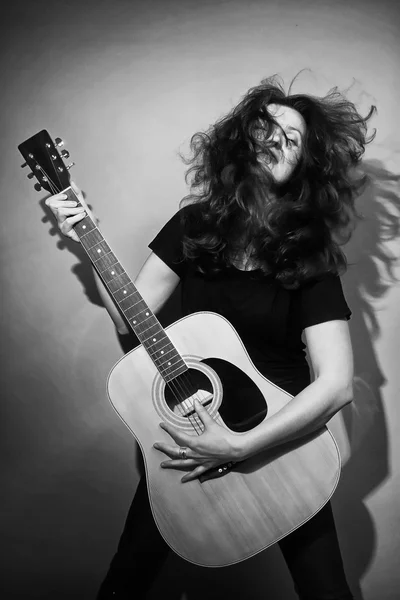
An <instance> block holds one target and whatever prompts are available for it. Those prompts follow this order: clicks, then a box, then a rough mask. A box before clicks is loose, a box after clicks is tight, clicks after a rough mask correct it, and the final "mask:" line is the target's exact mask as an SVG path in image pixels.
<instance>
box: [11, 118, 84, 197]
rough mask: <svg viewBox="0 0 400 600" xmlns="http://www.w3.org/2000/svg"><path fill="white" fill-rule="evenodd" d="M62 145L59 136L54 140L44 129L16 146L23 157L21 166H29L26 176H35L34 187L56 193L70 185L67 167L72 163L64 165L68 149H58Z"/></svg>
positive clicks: (30, 177)
mask: <svg viewBox="0 0 400 600" xmlns="http://www.w3.org/2000/svg"><path fill="white" fill-rule="evenodd" d="M63 145H64V142H63V141H62V140H61V139H60V138H56V139H55V141H54V142H53V140H52V139H51V137H50V135H49V134H48V132H47V131H46V130H45V129H42V131H39V133H36V134H35V135H34V136H32V137H31V138H29V139H27V140H25V142H22V144H20V145H19V146H18V150H19V151H20V152H21V154H22V156H23V157H24V159H25V161H26V162H25V163H24V164H23V165H21V166H22V167H26V166H28V167H30V169H31V173H29V174H28V178H29V179H32V178H33V177H36V179H37V182H38V183H36V184H35V189H36V190H38V191H40V189H41V188H44V189H45V190H47V191H48V192H50V193H51V194H58V193H59V192H61V191H62V190H64V189H65V188H67V187H68V186H69V185H70V178H69V169H70V168H71V167H72V166H73V164H74V163H71V164H69V165H68V166H65V164H64V161H63V159H64V158H65V159H67V158H69V152H68V150H61V151H60V152H59V151H58V148H60V147H61V146H63Z"/></svg>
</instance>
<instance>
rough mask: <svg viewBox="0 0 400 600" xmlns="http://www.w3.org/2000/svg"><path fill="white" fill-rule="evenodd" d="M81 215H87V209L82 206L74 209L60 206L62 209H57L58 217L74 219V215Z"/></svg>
mask: <svg viewBox="0 0 400 600" xmlns="http://www.w3.org/2000/svg"><path fill="white" fill-rule="evenodd" d="M81 213H85V209H84V208H83V207H82V206H78V207H77V208H73V207H69V206H60V208H58V209H57V216H58V217H64V218H67V217H72V216H74V215H78V214H81ZM63 220H64V219H63Z"/></svg>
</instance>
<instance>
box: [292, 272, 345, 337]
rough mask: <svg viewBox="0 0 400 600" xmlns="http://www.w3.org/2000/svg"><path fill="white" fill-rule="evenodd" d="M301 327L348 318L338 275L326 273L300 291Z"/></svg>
mask: <svg viewBox="0 0 400 600" xmlns="http://www.w3.org/2000/svg"><path fill="white" fill-rule="evenodd" d="M300 312H301V317H300V320H301V327H302V329H305V328H306V327H310V326H311V325H317V324H318V323H325V322H326V321H334V320H336V319H347V320H348V319H350V316H351V310H350V308H349V307H348V305H347V302H346V299H345V297H344V294H343V288H342V282H341V280H340V277H339V276H338V275H333V274H330V273H329V274H327V275H324V276H322V277H320V278H318V280H316V281H315V282H313V283H309V284H307V285H306V286H304V288H302V289H301V291H300Z"/></svg>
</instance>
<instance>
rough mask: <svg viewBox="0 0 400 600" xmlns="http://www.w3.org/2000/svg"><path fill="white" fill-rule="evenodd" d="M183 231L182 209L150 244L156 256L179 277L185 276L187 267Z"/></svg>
mask: <svg viewBox="0 0 400 600" xmlns="http://www.w3.org/2000/svg"><path fill="white" fill-rule="evenodd" d="M183 231H184V228H183V222H182V209H181V210H179V211H178V212H176V213H175V214H174V215H173V217H171V219H170V220H169V221H168V222H167V223H166V224H165V225H164V227H163V228H162V229H161V230H160V231H159V232H158V234H157V235H156V237H155V238H154V239H153V240H152V241H151V242H150V244H149V248H150V249H151V250H152V251H153V252H154V254H156V255H157V256H158V257H159V258H161V260H162V261H163V262H164V263H165V264H166V265H167V266H168V267H169V268H170V269H172V271H174V272H175V273H176V274H177V275H178V276H179V277H182V276H183V275H184V273H185V271H186V266H187V265H186V262H185V258H184V255H183V250H182V238H183Z"/></svg>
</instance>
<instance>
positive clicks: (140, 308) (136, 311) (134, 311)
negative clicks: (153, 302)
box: [124, 298, 151, 322]
mask: <svg viewBox="0 0 400 600" xmlns="http://www.w3.org/2000/svg"><path fill="white" fill-rule="evenodd" d="M141 313H144V314H145V316H146V317H147V318H150V317H151V311H150V309H149V307H148V306H147V304H146V302H145V301H144V300H143V299H142V298H141V299H140V300H139V302H136V304H135V306H129V307H128V308H127V309H126V310H124V315H125V316H126V318H127V319H128V320H129V319H131V318H132V317H139V315H140V314H141ZM141 321H142V322H143V321H147V319H141Z"/></svg>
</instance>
